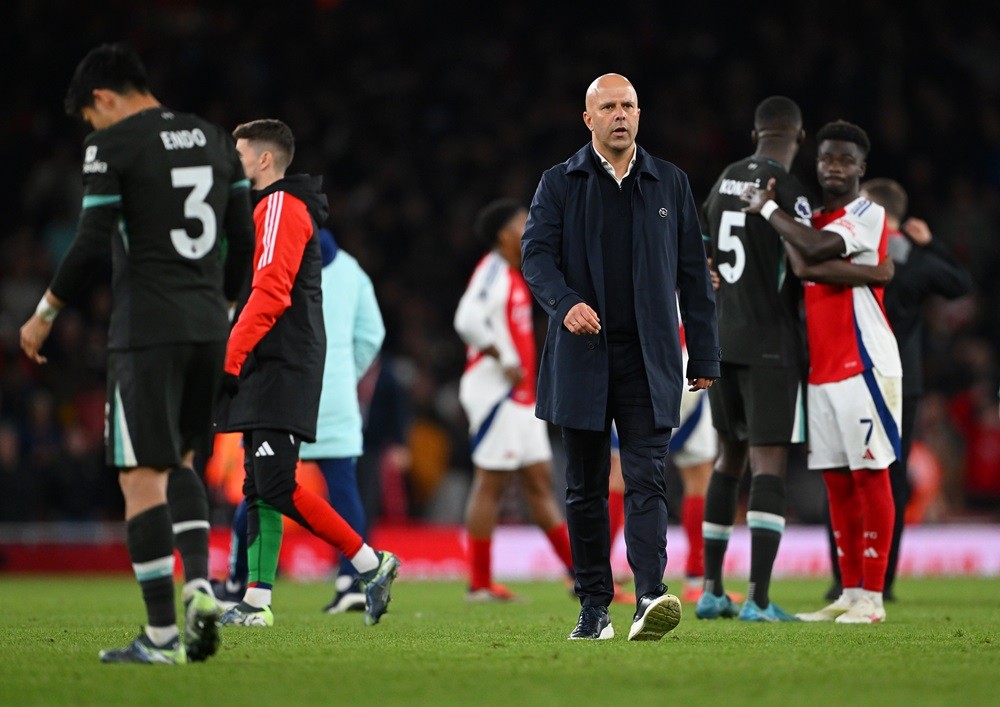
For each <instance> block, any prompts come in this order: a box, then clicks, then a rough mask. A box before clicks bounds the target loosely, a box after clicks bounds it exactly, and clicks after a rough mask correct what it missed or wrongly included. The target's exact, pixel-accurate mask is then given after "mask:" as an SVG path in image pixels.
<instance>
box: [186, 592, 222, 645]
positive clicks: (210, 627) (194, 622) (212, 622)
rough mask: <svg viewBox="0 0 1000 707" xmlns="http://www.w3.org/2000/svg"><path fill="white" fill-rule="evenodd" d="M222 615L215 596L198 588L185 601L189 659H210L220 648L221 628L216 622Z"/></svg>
mask: <svg viewBox="0 0 1000 707" xmlns="http://www.w3.org/2000/svg"><path fill="white" fill-rule="evenodd" d="M221 616H222V609H220V608H219V604H218V602H217V601H216V600H215V597H214V596H213V595H211V594H209V593H207V592H204V591H201V590H198V589H196V590H195V591H194V593H193V594H192V595H191V596H190V597H189V598H188V599H187V600H186V601H185V602H184V648H185V650H186V651H187V657H188V660H191V661H194V662H201V661H203V660H208V659H209V658H211V657H212V656H213V655H215V653H216V651H218V650H219V629H218V627H217V626H216V622H217V621H219V618H220V617H221Z"/></svg>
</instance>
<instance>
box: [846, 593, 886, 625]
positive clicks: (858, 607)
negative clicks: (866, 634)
mask: <svg viewBox="0 0 1000 707" xmlns="http://www.w3.org/2000/svg"><path fill="white" fill-rule="evenodd" d="M883 621H885V607H881V606H875V602H873V601H872V600H871V599H869V598H868V597H865V596H863V597H861V598H860V599H858V600H857V601H856V602H854V606H852V607H851V608H850V609H848V610H847V611H845V612H844V613H843V614H841V615H840V616H838V617H837V618H836V622H837V623H838V624H878V623H882V622H883Z"/></svg>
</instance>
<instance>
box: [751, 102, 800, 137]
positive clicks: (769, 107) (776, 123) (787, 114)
mask: <svg viewBox="0 0 1000 707" xmlns="http://www.w3.org/2000/svg"><path fill="white" fill-rule="evenodd" d="M753 126H754V128H756V129H758V130H760V129H762V128H774V129H781V128H784V129H789V130H800V129H801V128H802V111H801V110H800V109H799V105H798V104H797V103H796V102H795V101H793V100H792V99H791V98H788V97H786V96H771V97H769V98H765V99H764V100H763V101H761V102H760V103H759V104H757V110H756V111H754V114H753Z"/></svg>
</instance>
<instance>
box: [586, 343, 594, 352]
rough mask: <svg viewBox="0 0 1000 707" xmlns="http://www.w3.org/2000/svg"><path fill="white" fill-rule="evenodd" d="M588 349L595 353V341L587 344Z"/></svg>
mask: <svg viewBox="0 0 1000 707" xmlns="http://www.w3.org/2000/svg"><path fill="white" fill-rule="evenodd" d="M587 348H588V349H590V350H591V351H593V349H594V342H593V341H588V342H587Z"/></svg>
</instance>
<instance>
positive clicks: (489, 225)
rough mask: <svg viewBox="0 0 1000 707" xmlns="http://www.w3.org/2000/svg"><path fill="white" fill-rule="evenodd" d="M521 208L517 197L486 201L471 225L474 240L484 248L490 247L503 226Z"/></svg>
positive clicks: (522, 207)
mask: <svg viewBox="0 0 1000 707" xmlns="http://www.w3.org/2000/svg"><path fill="white" fill-rule="evenodd" d="M522 209H524V206H522V205H521V202H520V201H518V200H517V199H507V198H504V199H496V200H494V201H491V202H490V203H488V204H487V205H486V206H484V207H483V208H482V209H480V210H479V213H478V214H476V222H475V225H474V226H473V233H474V234H475V236H476V240H477V241H478V242H479V244H480V245H482V246H483V247H484V248H492V247H493V246H494V245H496V242H497V237H498V236H499V235H500V231H501V230H502V229H503V227H504V226H506V225H507V222H508V221H510V220H511V218H513V216H514V214H516V213H517V212H518V211H521V210H522Z"/></svg>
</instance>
